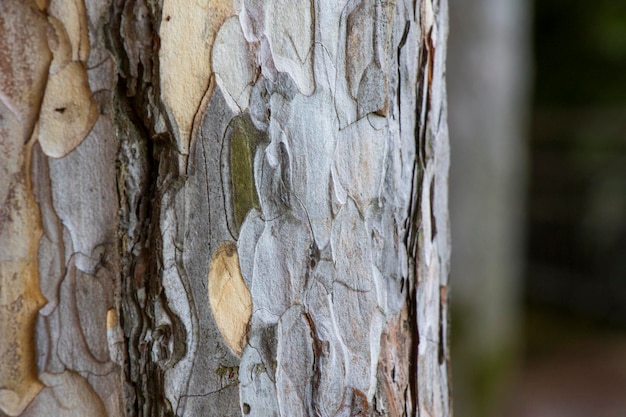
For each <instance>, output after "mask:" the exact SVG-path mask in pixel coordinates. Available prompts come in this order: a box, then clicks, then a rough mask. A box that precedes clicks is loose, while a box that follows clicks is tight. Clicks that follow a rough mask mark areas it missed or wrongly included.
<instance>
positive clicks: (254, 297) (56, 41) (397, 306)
mask: <svg viewBox="0 0 626 417" xmlns="http://www.w3.org/2000/svg"><path fill="white" fill-rule="evenodd" d="M233 3H234V4H231V3H230V2H222V1H218V0H198V1H194V2H191V1H187V0H163V1H162V2H157V1H144V0H129V1H123V0H109V1H107V0H86V1H84V2H83V0H49V1H48V0H36V1H30V2H28V1H22V0H7V1H3V2H1V3H0V33H2V36H0V131H1V132H2V133H1V135H2V142H1V144H0V146H1V147H2V148H1V151H2V152H1V153H0V160H1V161H2V165H1V169H2V174H1V176H0V187H1V188H0V207H1V212H0V291H1V293H0V334H1V336H2V337H1V338H0V354H1V355H2V366H1V368H0V410H1V411H0V412H1V413H4V414H6V415H10V416H122V415H128V416H135V415H137V416H165V415H177V416H200V415H215V416H240V415H242V414H243V415H257V416H272V415H283V416H299V415H320V416H352V415H394V416H395V415H398V416H399V415H420V416H449V415H450V399H449V388H448V346H447V340H446V335H447V320H446V317H447V277H448V269H449V251H450V244H449V235H448V214H447V171H448V161H449V155H448V154H449V149H448V138H447V127H446V106H445V85H444V79H443V77H444V69H445V68H444V65H445V62H444V58H445V42H446V36H447V20H446V19H447V5H446V0H421V1H418V2H410V1H401V2H398V3H395V2H386V1H377V0H362V1H341V2H335V1H323V0H318V1H314V2H310V3H309V2H306V1H305V2H298V4H297V5H296V4H290V3H289V2H286V1H280V0H268V1H265V2H255V1H249V0H240V1H234V2H233Z"/></svg>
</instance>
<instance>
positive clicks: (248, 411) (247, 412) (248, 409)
mask: <svg viewBox="0 0 626 417" xmlns="http://www.w3.org/2000/svg"><path fill="white" fill-rule="evenodd" d="M243 413H244V414H250V406H249V405H248V404H246V403H243Z"/></svg>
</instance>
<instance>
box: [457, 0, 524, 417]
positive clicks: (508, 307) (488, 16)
mask: <svg viewBox="0 0 626 417" xmlns="http://www.w3.org/2000/svg"><path fill="white" fill-rule="evenodd" d="M528 9H529V6H528V2H525V1H523V0H504V1H502V0H479V1H475V2H467V1H463V0H452V1H450V22H451V28H452V29H451V32H450V49H449V55H448V56H449V66H448V67H449V71H448V80H449V97H450V98H449V102H450V132H451V135H450V137H451V144H452V149H453V152H452V164H451V169H450V216H451V226H452V236H453V239H454V243H455V245H454V256H453V257H452V269H451V277H452V278H451V279H452V281H453V288H454V295H453V303H452V318H453V319H452V322H453V324H454V325H453V327H454V329H453V336H452V340H453V343H452V345H453V353H452V357H453V358H454V360H453V377H454V382H455V384H454V387H455V390H454V393H455V401H454V408H455V414H456V415H460V416H464V417H473V416H480V417H484V416H491V415H499V414H498V412H497V411H496V408H497V406H498V402H501V400H502V398H503V395H504V393H505V392H506V389H505V388H506V386H507V384H506V382H507V380H508V379H509V377H510V376H511V370H512V369H514V368H515V366H514V364H515V360H516V355H517V353H518V352H519V346H518V342H519V332H520V326H519V324H520V320H521V319H520V314H521V311H520V307H521V306H520V303H521V297H522V294H521V282H520V281H521V278H522V276H521V274H522V260H523V249H522V248H523V234H522V229H523V211H524V206H525V199H524V193H525V164H526V145H525V140H526V131H527V127H526V121H527V116H528V110H529V108H528V106H529V102H528V94H529V88H528V87H529V84H530V82H529V81H530V69H531V67H530V65H531V57H530V45H529V44H530V27H531V25H530V21H529V10H528Z"/></svg>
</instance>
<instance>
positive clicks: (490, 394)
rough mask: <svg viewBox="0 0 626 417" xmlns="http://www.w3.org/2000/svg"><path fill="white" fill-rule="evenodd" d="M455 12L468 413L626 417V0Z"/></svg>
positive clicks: (462, 385) (476, 6)
mask: <svg viewBox="0 0 626 417" xmlns="http://www.w3.org/2000/svg"><path fill="white" fill-rule="evenodd" d="M449 5H450V36H449V53H448V75H447V77H448V97H449V115H448V118H449V123H450V140H451V144H452V164H451V172H450V202H451V207H450V210H451V214H450V216H451V223H452V234H453V236H452V239H453V256H452V276H451V280H452V285H453V287H452V296H451V297H452V298H451V303H452V304H451V305H452V314H451V315H452V317H451V318H452V335H451V336H452V350H453V351H452V367H453V390H454V392H453V396H454V411H455V416H456V417H561V416H567V417H578V416H585V417H609V416H610V417H613V416H615V417H618V416H619V417H623V416H626V1H623V0H595V1H593V2H589V1H585V0H568V1H565V0H541V1H536V2H532V1H530V0H474V1H467V0H449Z"/></svg>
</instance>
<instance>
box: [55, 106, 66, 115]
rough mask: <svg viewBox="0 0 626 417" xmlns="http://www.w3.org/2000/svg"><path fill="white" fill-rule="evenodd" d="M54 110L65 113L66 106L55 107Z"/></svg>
mask: <svg viewBox="0 0 626 417" xmlns="http://www.w3.org/2000/svg"><path fill="white" fill-rule="evenodd" d="M54 111H56V112H59V113H61V114H63V113H65V107H58V108H56V109H54Z"/></svg>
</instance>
